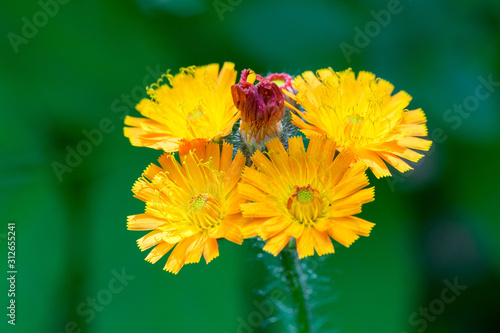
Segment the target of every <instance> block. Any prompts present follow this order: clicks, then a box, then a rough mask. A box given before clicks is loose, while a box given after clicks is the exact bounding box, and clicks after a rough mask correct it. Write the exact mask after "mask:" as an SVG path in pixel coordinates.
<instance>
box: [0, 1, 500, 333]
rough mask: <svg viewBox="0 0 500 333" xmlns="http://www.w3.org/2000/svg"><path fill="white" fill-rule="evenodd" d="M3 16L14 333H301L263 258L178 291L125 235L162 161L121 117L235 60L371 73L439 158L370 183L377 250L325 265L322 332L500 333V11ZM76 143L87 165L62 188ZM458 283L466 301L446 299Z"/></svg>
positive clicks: (187, 279)
mask: <svg viewBox="0 0 500 333" xmlns="http://www.w3.org/2000/svg"><path fill="white" fill-rule="evenodd" d="M54 4H56V5H54ZM44 8H45V9H44ZM381 11H382V12H381ZM44 12H47V13H48V14H44ZM0 13H1V14H0V16H1V20H0V27H1V35H2V39H1V44H0V47H1V53H0V54H1V64H0V96H1V98H2V107H1V109H2V120H1V121H0V154H1V155H0V156H1V169H0V170H1V171H0V174H1V179H0V186H1V193H2V200H1V202H0V204H1V210H0V220H1V225H2V229H1V230H0V242H1V243H0V247H1V249H0V254H1V257H0V262H2V265H1V267H4V268H5V269H4V271H5V273H3V274H4V276H5V277H7V273H6V271H7V266H6V264H7V238H6V236H7V231H8V230H7V223H8V222H11V221H14V222H15V223H16V241H17V243H16V246H17V250H16V260H17V270H18V274H17V281H16V282H17V284H16V304H17V307H16V315H17V316H16V326H15V327H12V326H11V325H8V324H7V320H8V317H6V313H7V310H6V306H8V301H9V298H8V297H7V290H8V287H9V285H8V283H7V281H6V280H5V279H3V281H4V282H2V283H1V284H0V285H1V288H2V289H1V290H0V294H1V295H2V297H1V299H2V303H1V304H2V309H4V310H3V312H2V314H1V317H0V318H3V319H2V323H1V324H0V325H1V326H0V327H1V329H0V331H2V332H10V331H12V332H14V331H15V332H53V333H55V332H58V333H59V332H115V331H117V332H151V331H162V332H287V331H291V329H290V328H287V327H286V323H285V322H284V321H283V320H279V319H280V318H279V316H278V317H277V316H276V314H277V311H276V309H274V310H273V309H271V310H273V311H268V309H262V307H261V305H262V304H263V303H262V302H263V299H262V297H261V296H258V295H256V294H255V293H254V291H255V290H258V289H259V288H260V287H259V284H261V283H262V281H263V280H265V278H264V276H265V275H266V271H265V268H264V264H263V262H261V261H256V260H255V259H254V257H255V256H256V254H257V253H258V251H257V250H256V249H255V248H254V247H252V245H251V242H245V243H244V245H243V246H237V245H234V244H232V243H229V242H221V256H220V257H219V258H218V259H216V260H214V261H213V262H212V263H211V264H210V265H205V264H204V263H203V262H202V263H200V264H197V265H189V266H186V267H184V268H183V269H182V270H181V272H180V274H179V275H177V276H174V275H171V274H169V273H166V272H164V271H162V267H163V265H164V262H165V259H163V260H161V261H160V262H159V263H158V264H156V265H151V264H149V263H147V262H145V261H144V260H143V259H144V257H145V256H146V253H141V252H140V251H139V250H138V248H137V246H136V244H135V240H136V239H137V238H139V237H141V236H142V235H143V234H144V233H143V232H132V231H127V230H126V225H125V224H126V216H127V215H131V214H137V213H140V212H142V211H143V209H144V205H143V202H141V201H139V200H137V199H134V198H133V197H132V192H131V186H132V184H133V182H134V181H135V180H136V179H137V178H138V177H139V176H140V174H141V172H142V171H143V169H144V168H145V166H146V165H147V164H149V163H151V162H153V161H155V160H156V159H157V158H158V157H159V155H160V152H159V151H154V150H150V149H145V148H137V147H132V146H131V145H130V144H129V142H128V140H127V139H126V138H124V137H123V131H122V127H123V116H124V114H127V113H128V114H131V115H136V116H137V115H138V113H137V112H136V111H135V110H134V108H133V106H134V105H135V104H136V103H137V102H138V101H139V99H140V98H142V97H144V96H145V89H144V86H145V85H149V84H151V83H152V82H154V81H155V80H156V78H158V77H159V76H160V74H161V73H162V72H164V71H166V70H167V69H169V68H171V69H172V70H173V72H174V73H175V72H177V70H178V68H179V67H183V66H189V65H193V64H194V65H204V64H208V63H212V62H218V63H222V62H224V61H232V62H235V64H236V68H237V69H238V70H242V69H244V68H252V69H254V70H256V71H257V72H260V73H262V74H266V73H267V72H282V71H286V72H288V73H290V74H293V75H296V74H299V73H301V72H302V71H304V70H316V69H319V68H323V67H329V66H331V67H332V68H333V69H335V70H343V69H346V68H348V67H352V68H353V69H354V70H355V71H359V70H368V71H371V72H373V73H375V74H376V75H377V76H379V77H382V78H385V79H387V80H389V81H390V82H392V83H393V84H394V85H395V87H396V91H398V90H406V91H407V92H409V93H410V94H411V95H412V96H413V101H412V103H411V105H410V107H411V108H418V107H422V108H423V109H424V111H425V112H426V114H427V116H428V127H429V133H430V137H431V139H432V140H433V141H434V142H435V143H434V146H433V149H432V150H431V152H430V153H429V154H428V155H429V156H427V157H425V158H424V159H423V161H422V162H421V163H419V165H418V167H417V168H416V171H415V172H413V173H407V174H404V175H401V174H397V176H395V177H394V178H392V179H388V180H387V179H381V180H376V179H373V177H372V184H374V185H375V186H376V201H375V202H373V203H370V204H367V205H365V207H364V211H363V214H362V217H364V218H366V219H368V220H370V221H373V222H375V223H376V224H377V225H376V227H375V228H374V230H373V232H372V234H371V236H370V237H369V238H362V239H360V240H358V241H357V242H356V243H355V244H354V245H353V246H352V247H351V248H349V249H345V248H342V247H341V246H337V247H336V249H337V253H335V254H333V255H330V256H328V257H327V258H325V260H323V261H322V262H320V263H319V264H320V265H321V266H320V268H318V269H319V270H320V271H322V272H323V273H322V274H323V275H324V276H327V277H328V281H326V282H325V281H323V285H328V286H330V287H329V288H327V289H330V290H329V291H328V290H327V291H324V292H323V291H321V292H319V294H318V295H314V297H315V298H316V299H327V300H328V301H326V302H325V304H323V305H320V306H318V308H317V315H318V317H319V318H320V319H321V320H322V322H323V326H322V328H321V329H319V332H346V333H348V332H398V333H399V332H423V331H425V332H429V333H430V332H499V331H500V319H499V316H498V314H499V313H500V306H499V299H500V288H499V282H500V281H499V277H500V256H499V254H500V242H499V240H500V224H499V222H500V219H499V218H500V213H499V210H498V206H497V205H498V204H499V201H500V200H499V199H500V195H499V191H498V186H499V185H500V182H499V177H500V176H499V175H500V173H499V172H498V170H497V168H498V165H499V164H498V162H500V159H499V153H500V151H499V147H500V146H499V143H500V133H499V131H498V128H499V124H500V117H499V110H500V83H498V82H499V81H500V38H499V35H500V3H499V2H498V1H497V0H490V1H486V0H485V1H461V0H458V1H457V0H455V1H451V0H447V1H431V0H422V1H410V0H401V2H400V3H398V2H396V1H394V0H391V1H385V0H384V1H382V0H377V1H361V2H358V1H346V0H344V1H337V2H334V1H307V2H306V1H284V0H282V1H262V0H252V1H250V0H221V1H205V0H190V1H180V0H163V1H162V0H137V1H135V2H134V1H116V0H110V1H76V0H74V1H68V0H64V1H63V0H60V1H59V2H55V1H50V0H42V2H37V1H26V0H24V1H18V2H14V1H10V2H8V1H3V2H2V3H1V5H0ZM40 13H41V14H40ZM387 14H389V15H387ZM377 19H378V21H377ZM31 24H33V26H31V27H30V25H31ZM487 81H493V82H490V83H489V84H487ZM485 82H486V84H485ZM461 106H462V107H461ZM100 126H104V127H105V128H106V130H105V132H102V131H101V134H102V140H100V139H99V135H97V134H95V133H96V131H97V130H96V129H99V128H100ZM85 133H94V138H95V144H91V145H90V146H88V145H86V146H85V144H84V143H82V142H84V141H86V140H87V137H86V134H85ZM78 147H80V148H79V149H81V150H83V151H85V154H86V155H87V156H83V157H81V160H78V158H76V157H73V158H74V160H72V162H71V163H72V165H73V166H70V167H69V168H68V169H66V170H65V171H64V172H62V173H60V174H59V176H58V175H57V174H56V172H55V171H54V162H57V163H61V165H62V164H67V162H66V161H65V160H66V158H67V156H68V154H69V153H68V152H69V151H68V149H70V150H71V149H78ZM117 275H118V276H120V277H121V280H119V279H117V278H116V276H117ZM455 280H457V283H459V284H460V285H465V286H467V289H465V290H463V291H461V292H460V295H459V296H457V297H455V298H454V300H453V301H450V302H449V303H445V302H443V301H442V292H443V291H444V290H445V288H446V282H445V281H449V282H451V283H453V282H454V281H455ZM445 296H447V297H448V298H446V299H449V297H451V296H452V294H445ZM93 299H95V300H96V301H92V300H93ZM92 302H96V303H95V304H94V303H92ZM441 305H443V306H441ZM429 306H431V308H432V309H434V310H431V311H434V314H436V315H433V314H432V312H430V315H428V316H429V317H428V318H427V319H425V316H424V315H423V314H421V313H420V312H419V311H421V310H420V308H422V309H423V308H427V307H429ZM266 312H271V313H270V314H268V313H266ZM415 313H416V314H415ZM261 321H263V323H262V325H260V326H262V327H260V326H259V324H260V322H261Z"/></svg>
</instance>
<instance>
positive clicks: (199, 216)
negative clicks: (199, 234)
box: [188, 194, 224, 231]
mask: <svg viewBox="0 0 500 333" xmlns="http://www.w3.org/2000/svg"><path fill="white" fill-rule="evenodd" d="M189 207H190V210H191V212H190V213H189V215H188V220H189V221H190V222H189V223H191V224H193V225H194V226H195V227H197V228H198V230H200V231H209V230H211V229H213V228H215V227H217V226H219V224H220V221H221V219H222V218H223V215H224V214H223V207H222V204H221V202H220V201H219V200H217V199H216V198H215V197H212V196H209V195H208V194H200V195H197V196H194V197H192V198H191V200H190V201H189Z"/></svg>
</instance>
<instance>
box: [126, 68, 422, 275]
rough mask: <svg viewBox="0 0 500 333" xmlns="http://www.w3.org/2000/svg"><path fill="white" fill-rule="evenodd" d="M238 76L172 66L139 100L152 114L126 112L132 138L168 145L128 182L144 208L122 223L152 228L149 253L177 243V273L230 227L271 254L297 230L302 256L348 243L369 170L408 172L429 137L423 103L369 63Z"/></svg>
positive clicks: (211, 251) (173, 266)
mask: <svg viewBox="0 0 500 333" xmlns="http://www.w3.org/2000/svg"><path fill="white" fill-rule="evenodd" d="M236 76H237V72H236V71H235V69H234V64H232V63H225V64H224V65H223V66H222V69H221V70H220V71H219V65H217V64H211V65H207V66H200V67H194V66H192V67H188V68H182V69H181V70H180V73H179V74H176V75H175V76H173V75H171V74H170V73H169V72H167V74H165V75H164V76H163V77H166V78H167V80H168V84H167V83H163V77H162V78H161V79H160V80H159V81H158V82H157V83H156V84H153V85H152V86H151V87H148V88H147V91H148V95H149V97H150V98H149V99H143V100H142V101H140V103H139V104H138V105H137V110H138V111H139V112H140V113H141V114H142V115H143V116H144V117H145V118H134V117H127V118H126V119H125V124H126V125H129V126H130V127H125V129H124V132H125V136H126V137H128V138H129V139H130V142H131V143H132V145H134V146H143V147H149V148H154V149H161V150H163V151H164V153H163V155H162V156H161V157H160V158H159V159H158V163H159V165H156V164H151V165H149V166H148V167H147V168H146V169H145V171H144V173H143V175H142V176H141V177H140V178H139V180H138V181H137V182H136V183H135V184H134V186H133V188H132V191H133V192H134V196H135V197H136V198H138V199H140V200H142V201H144V202H145V203H146V208H145V212H144V213H143V214H138V215H131V216H129V217H128V223H127V227H128V229H130V230H149V231H150V232H149V233H148V234H146V235H145V236H143V237H142V238H140V239H139V240H138V241H137V243H138V245H139V248H140V249H141V250H142V251H144V250H146V249H149V248H153V249H152V250H151V252H150V253H149V254H148V256H147V257H146V260H147V261H149V262H152V263H155V262H157V261H158V260H159V259H160V258H161V257H163V256H164V255H165V254H167V253H168V252H169V251H171V253H170V255H169V258H168V260H167V262H166V265H165V270H167V271H169V272H172V273H174V274H177V273H178V272H179V270H180V269H181V268H182V266H183V265H185V264H189V263H197V262H199V261H200V259H201V256H202V255H203V257H204V258H205V261H206V262H207V263H208V262H210V261H211V260H212V259H214V258H216V257H217V256H218V255H219V250H218V241H219V240H220V239H223V238H225V239H227V240H229V241H231V242H233V243H236V244H241V243H242V242H243V240H244V239H245V238H249V237H256V236H258V237H260V238H262V239H263V240H264V241H266V244H265V246H264V250H265V251H267V252H269V253H271V254H273V255H275V256H276V255H278V253H280V251H281V250H282V249H283V248H284V247H285V246H287V245H288V244H290V241H291V240H292V239H294V240H295V243H296V248H297V253H298V256H299V258H304V257H308V256H312V255H314V253H315V252H316V253H317V254H318V255H324V254H328V253H333V252H334V246H333V243H332V239H333V240H334V241H336V242H338V243H340V244H342V245H344V246H346V247H349V246H350V245H351V244H352V243H353V242H354V241H355V240H356V239H358V238H359V236H368V235H369V234H370V231H371V229H372V228H373V226H374V224H373V223H371V222H368V221H365V220H363V219H361V218H359V217H357V216H355V215H357V214H359V213H361V209H362V205H363V204H365V203H368V202H370V201H373V200H374V188H373V187H367V186H368V185H369V182H368V176H367V174H366V170H367V169H368V168H370V169H371V171H372V172H373V174H374V175H375V176H376V177H377V178H380V177H386V176H390V175H391V172H390V171H389V167H388V166H389V165H390V166H392V167H394V168H395V169H396V170H398V171H400V172H405V171H408V170H410V169H412V168H411V166H410V165H409V164H408V163H407V162H405V160H407V161H410V162H416V161H418V160H419V159H420V158H421V157H422V156H423V155H422V154H421V153H418V152H416V151H415V150H420V151H426V150H429V148H430V146H431V141H428V140H426V139H423V138H421V137H423V136H426V135H427V127H426V125H425V123H426V118H425V115H424V113H423V111H422V110H421V109H416V110H408V109H406V107H407V106H408V104H409V102H410V100H411V97H410V96H409V95H408V94H407V93H405V92H403V91H400V92H398V93H396V94H392V92H393V90H394V87H393V86H392V85H391V84H390V83H389V82H387V81H385V80H382V79H378V78H375V76H374V75H373V74H371V73H367V72H360V73H359V74H358V75H357V77H356V75H355V74H354V73H353V72H352V70H350V69H349V70H346V71H343V72H335V71H333V70H332V69H321V70H318V71H317V72H316V74H314V73H313V72H310V71H307V72H304V73H303V74H302V75H299V76H297V77H295V78H292V77H291V76H290V75H288V74H286V73H274V74H270V75H268V76H267V77H263V76H261V75H258V74H256V73H254V72H253V71H251V70H249V69H244V70H243V71H242V73H241V76H240V80H239V82H238V83H236ZM256 81H258V83H257V84H255V82H256ZM290 114H291V117H290V116H288V117H287V115H290ZM287 122H288V123H287ZM289 129H295V130H297V129H298V130H300V132H302V134H303V135H293V134H292V133H291V132H294V131H293V130H289ZM306 143H307V144H306Z"/></svg>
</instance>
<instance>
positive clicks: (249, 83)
mask: <svg viewBox="0 0 500 333" xmlns="http://www.w3.org/2000/svg"><path fill="white" fill-rule="evenodd" d="M255 79H257V80H259V81H260V82H259V83H258V84H257V85H254V84H253V82H254V81H255ZM231 93H232V95H233V101H234V105H236V108H237V109H238V110H240V112H241V125H240V135H241V137H242V138H243V140H244V142H245V143H246V145H247V146H248V147H249V149H250V151H251V152H253V151H254V150H256V149H262V148H264V147H265V142H266V141H268V140H270V139H271V138H274V137H276V136H278V135H279V133H280V132H281V123H280V120H281V117H282V116H283V112H284V109H285V103H284V97H283V93H282V92H281V90H280V88H279V87H278V86H277V85H276V84H275V83H272V82H270V81H269V80H268V79H264V78H263V77H262V76H260V75H258V74H257V75H256V74H255V73H253V72H252V71H250V70H249V69H244V70H243V71H242V73H241V78H240V82H239V83H238V84H235V85H233V86H232V87H231Z"/></svg>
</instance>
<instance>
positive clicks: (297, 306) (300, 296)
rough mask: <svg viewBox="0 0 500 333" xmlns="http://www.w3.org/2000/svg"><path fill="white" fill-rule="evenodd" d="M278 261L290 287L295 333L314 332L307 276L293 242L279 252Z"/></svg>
mask: <svg viewBox="0 0 500 333" xmlns="http://www.w3.org/2000/svg"><path fill="white" fill-rule="evenodd" d="M280 261H281V265H282V266H283V274H284V275H285V278H286V280H287V282H288V284H289V287H290V293H291V296H292V307H293V308H292V310H293V314H294V317H295V318H296V320H297V322H296V327H297V332H298V333H312V332H314V330H313V321H312V308H311V304H310V300H309V286H308V284H307V276H306V274H305V272H304V270H303V269H302V266H301V263H300V260H299V258H298V256H297V249H296V247H295V241H294V240H291V241H290V244H289V246H288V247H287V248H286V249H284V250H283V251H281V255H280Z"/></svg>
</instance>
